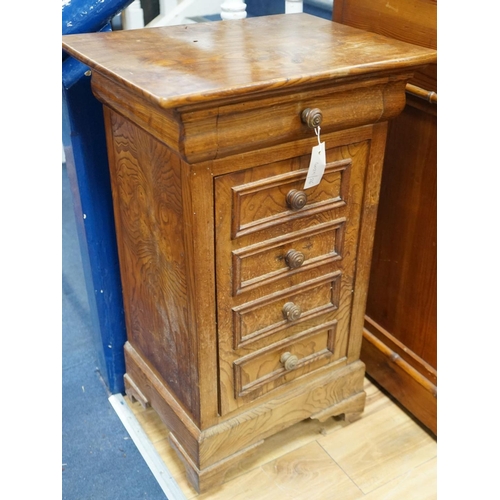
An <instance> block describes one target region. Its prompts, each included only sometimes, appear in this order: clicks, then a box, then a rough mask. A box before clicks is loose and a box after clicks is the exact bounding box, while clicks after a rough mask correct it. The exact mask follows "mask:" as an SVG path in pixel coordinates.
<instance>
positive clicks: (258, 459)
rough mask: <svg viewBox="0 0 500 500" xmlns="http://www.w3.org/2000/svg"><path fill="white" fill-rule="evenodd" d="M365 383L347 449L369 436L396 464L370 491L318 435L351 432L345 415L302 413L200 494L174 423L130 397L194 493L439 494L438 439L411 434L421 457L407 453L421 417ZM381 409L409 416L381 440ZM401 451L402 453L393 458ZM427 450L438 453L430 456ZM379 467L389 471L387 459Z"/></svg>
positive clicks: (417, 497)
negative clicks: (173, 435) (174, 437)
mask: <svg viewBox="0 0 500 500" xmlns="http://www.w3.org/2000/svg"><path fill="white" fill-rule="evenodd" d="M364 390H365V392H366V396H367V397H366V407H365V411H364V413H363V419H362V420H363V421H364V422H366V425H365V426H364V427H363V432H359V433H356V437H355V438H353V439H351V440H350V441H349V440H346V441H345V442H343V445H345V446H346V448H344V451H345V452H346V454H348V453H349V450H350V451H351V452H353V453H354V450H355V449H357V448H358V446H359V442H360V441H361V442H362V443H364V444H365V445H367V444H368V443H370V446H371V447H373V448H377V449H378V450H379V451H380V454H379V455H378V457H377V459H376V460H375V461H374V463H375V464H377V463H378V464H384V463H385V464H387V460H388V459H389V457H391V456H392V457H393V458H392V460H393V462H395V463H396V464H397V470H396V471H394V472H395V474H394V475H392V474H390V473H389V474H385V473H384V474H383V477H382V478H381V481H380V486H378V487H376V488H374V489H373V490H371V491H370V492H368V493H366V494H365V493H364V492H363V491H362V490H361V489H360V485H361V481H366V478H367V476H366V475H361V474H358V475H354V474H353V475H352V476H350V475H348V474H346V471H344V470H343V469H342V467H341V466H340V465H339V464H337V463H336V462H335V461H334V459H333V458H332V457H331V456H330V454H328V453H327V452H326V451H325V449H324V448H323V447H322V446H321V444H320V443H319V440H321V439H324V438H325V437H328V438H331V439H332V440H334V439H336V437H337V436H340V435H341V434H342V433H343V432H345V431H346V430H347V429H346V428H345V426H346V423H345V422H343V421H342V420H335V419H332V418H330V419H329V420H327V421H325V422H320V421H318V420H303V421H300V422H298V423H297V424H295V425H293V426H291V427H288V428H287V429H285V430H283V431H281V432H279V433H277V434H275V435H273V436H270V437H269V438H267V439H266V440H265V441H264V443H263V444H262V445H260V446H259V448H258V449H257V450H258V452H257V453H254V454H253V455H250V456H248V457H246V458H242V459H241V460H239V461H238V462H237V463H234V464H233V465H232V467H231V468H230V469H229V470H228V471H227V473H226V476H225V482H224V483H223V484H222V485H220V486H218V487H216V488H214V489H212V490H210V491H208V492H207V493H203V494H198V493H197V492H196V491H195V490H194V488H193V487H192V486H191V485H190V483H189V482H188V480H187V477H186V471H185V469H184V466H183V464H182V462H181V460H180V459H179V458H178V457H177V455H176V453H175V451H174V450H173V449H172V447H171V446H170V445H169V443H168V432H169V430H168V428H166V427H165V426H164V425H163V424H162V423H161V421H160V418H159V417H158V415H157V414H156V412H155V411H154V410H153V409H151V408H150V409H143V408H142V407H141V406H140V404H139V403H130V402H129V405H130V407H131V409H132V411H133V412H134V414H135V415H136V417H137V418H138V419H139V421H140V423H141V425H142V427H143V429H144V430H145V432H146V434H147V435H148V437H150V439H151V440H152V441H153V442H154V445H155V448H156V450H157V451H158V453H159V454H160V456H161V458H162V459H163V461H164V462H165V464H166V465H167V467H168V469H169V472H170V473H171V474H172V476H173V478H174V479H175V481H176V482H177V483H178V484H179V486H180V488H181V489H182V491H183V493H184V494H185V495H186V497H187V498H188V499H196V500H215V499H217V500H226V499H228V500H229V499H231V500H233V499H235V498H237V499H240V500H242V499H245V500H254V499H256V498H258V499H261V498H262V499H267V498H269V499H271V498H273V499H274V498H277V497H278V498H285V499H287V500H288V499H295V500H306V499H310V498H317V499H321V500H326V499H328V500H345V499H346V498H347V499H349V498H352V499H356V500H357V499H364V498H366V499H369V500H375V499H376V500H380V499H386V498H387V499H391V500H392V499H398V500H399V499H401V498H404V499H406V498H408V499H412V500H421V499H422V500H423V499H425V500H434V499H436V498H437V496H436V477H437V470H436V469H437V464H436V453H437V452H436V441H435V440H434V439H431V441H427V440H426V439H421V440H415V439H414V438H413V442H417V443H418V444H416V448H413V451H412V453H411V455H410V456H414V455H418V456H419V457H420V459H421V460H422V461H421V462H420V461H419V460H416V461H413V460H411V461H408V448H407V445H402V443H409V442H410V441H411V440H412V438H411V436H412V435H413V436H415V435H416V433H417V432H418V430H416V429H418V428H419V426H418V424H417V423H416V422H415V421H414V420H412V419H411V418H410V417H409V416H408V415H407V414H405V413H402V412H401V410H400V409H399V408H398V407H397V406H396V405H395V404H394V403H393V402H392V401H391V400H390V399H389V398H388V397H387V396H385V395H384V394H383V393H382V392H381V391H380V390H379V389H378V388H377V387H376V386H374V385H373V384H372V383H371V382H370V381H369V380H367V379H365V380H364ZM381 412H385V413H384V414H383V415H384V418H385V419H386V420H387V421H388V422H394V419H396V420H397V421H398V422H400V423H403V422H404V425H398V426H397V429H395V430H394V432H393V433H392V440H388V441H387V443H386V445H385V446H384V445H382V442H383V440H384V439H385V434H384V433H383V432H382V433H381V432H379V426H378V423H377V422H379V421H380V419H379V418H378V417H377V415H378V414H380V413H381ZM360 424H361V421H359V422H356V423H354V424H351V428H352V429H353V431H354V430H355V429H356V427H359V426H360ZM429 445H430V446H431V447H432V450H431V451H432V452H431V453H423V454H420V449H419V448H427V449H428V451H429V449H430V448H429ZM398 454H399V459H397V458H395V457H397V456H398ZM429 456H432V458H430V459H429ZM405 463H406V467H405ZM381 470H382V471H384V470H385V471H386V472H387V468H386V467H382V469H381ZM378 472H379V470H377V469H374V470H373V473H374V474H377V473H378ZM398 472H399V474H397V473H398ZM358 481H360V482H359V483H358Z"/></svg>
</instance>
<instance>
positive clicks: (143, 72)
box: [63, 14, 437, 108]
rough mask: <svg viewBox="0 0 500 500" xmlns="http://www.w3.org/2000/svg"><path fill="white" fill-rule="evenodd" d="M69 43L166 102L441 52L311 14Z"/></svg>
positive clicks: (321, 77) (362, 70)
mask: <svg viewBox="0 0 500 500" xmlns="http://www.w3.org/2000/svg"><path fill="white" fill-rule="evenodd" d="M63 49H64V50H66V51H67V52H68V53H69V54H70V55H72V56H74V57H75V58H76V59H78V60H80V61H82V62H83V63H85V64H86V65H88V66H89V67H90V68H92V69H93V70H95V71H98V72H99V73H101V74H103V75H105V76H107V77H108V78H111V79H112V80H114V81H116V82H117V83H119V84H121V85H123V86H125V87H127V88H129V89H131V90H133V91H135V92H138V93H139V94H140V95H142V96H143V97H145V98H146V99H147V100H149V101H151V102H152V103H154V104H155V105H157V106H160V107H163V108H173V107H177V106H182V105H188V104H195V103H201V102H208V101H216V100H219V99H223V98H226V97H230V96H232V97H234V96H237V95H242V94H248V93H257V92H262V91H265V90H271V89H286V88H287V87H294V86H307V85H312V84H321V83H322V82H327V81H334V80H338V79H343V78H345V77H349V76H356V75H363V74H370V73H376V72H387V71H391V70H396V71H397V70H400V71H402V72H404V71H405V69H409V70H411V69H412V68H414V67H417V66H421V65H425V64H428V63H433V62H436V59H437V55H436V51H434V50H431V49H427V48H423V47H419V46H415V45H411V44H407V43H404V42H400V41H398V40H393V39H390V38H386V37H384V36H381V35H377V34H373V33H369V32H365V31H362V30H358V29H355V28H351V27H349V26H344V25H341V24H337V23H333V22H331V21H329V20H325V19H321V18H318V17H315V16H311V15H308V14H286V15H285V14H280V15H275V16H263V17H255V18H247V19H243V20H232V21H215V22H206V23H197V24H189V25H183V26H167V27H160V28H145V29H141V30H127V31H111V32H104V33H87V34H79V35H67V36H64V37H63Z"/></svg>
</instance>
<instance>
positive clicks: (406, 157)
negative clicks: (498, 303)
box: [367, 105, 437, 368]
mask: <svg viewBox="0 0 500 500" xmlns="http://www.w3.org/2000/svg"><path fill="white" fill-rule="evenodd" d="M429 106H432V105H429ZM436 132H437V119H436V117H435V116H433V115H431V114H428V113H425V112H423V111H421V110H419V109H416V108H414V107H413V106H408V107H407V108H406V110H405V112H404V114H402V115H400V116H399V117H398V118H396V119H395V121H394V122H392V123H391V125H390V130H389V135H388V143H387V149H386V161H385V165H384V173H383V177H382V185H381V195H380V198H381V201H380V207H379V213H378V224H377V229H376V236H375V243H374V251H373V263H372V268H371V276H370V283H371V287H372V293H371V294H370V296H369V298H368V303H367V315H368V316H369V317H370V318H372V319H373V321H375V322H376V323H378V324H380V325H381V326H382V327H383V328H384V329H385V330H387V331H388V332H390V333H392V334H393V335H395V336H396V338H397V339H398V340H399V341H400V342H401V343H402V344H404V345H405V346H406V347H408V348H409V349H410V350H411V351H413V352H414V353H415V354H416V355H417V356H419V357H421V358H422V359H423V360H424V361H426V362H427V363H429V364H430V365H431V366H433V367H434V368H436V366H437V354H436V352H437V347H436V346H437V291H436V287H437V285H436V284H437V282H436V278H437V265H436V262H437V216H436V214H437V165H436V161H437V134H436ZM402 165H404V168H402V167H401V166H402ZM374 334H376V332H374Z"/></svg>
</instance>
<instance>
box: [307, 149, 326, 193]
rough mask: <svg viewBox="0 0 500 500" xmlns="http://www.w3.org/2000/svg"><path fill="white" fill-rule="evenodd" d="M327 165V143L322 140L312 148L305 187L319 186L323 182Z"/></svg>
mask: <svg viewBox="0 0 500 500" xmlns="http://www.w3.org/2000/svg"><path fill="white" fill-rule="evenodd" d="M325 167H326V152H325V143H324V142H321V143H320V144H318V145H317V146H314V147H313V148H312V152H311V161H310V163H309V170H308V172H307V177H306V182H305V184H304V189H307V188H310V187H313V186H317V185H318V184H319V183H320V182H321V178H322V177H323V173H324V172H325Z"/></svg>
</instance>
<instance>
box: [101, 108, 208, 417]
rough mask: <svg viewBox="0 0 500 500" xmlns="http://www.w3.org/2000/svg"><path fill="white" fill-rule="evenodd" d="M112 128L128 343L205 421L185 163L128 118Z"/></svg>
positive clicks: (117, 119) (116, 119)
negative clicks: (190, 285)
mask: <svg viewBox="0 0 500 500" xmlns="http://www.w3.org/2000/svg"><path fill="white" fill-rule="evenodd" d="M107 121H108V149H109V151H110V170H111V177H112V187H113V197H114V204H115V213H116V214H115V217H116V225H117V233H118V241H119V257H120V269H121V275H122V284H123V297H124V307H125V317H126V321H127V338H128V341H129V342H130V343H131V344H132V345H133V347H134V348H135V349H136V350H137V351H138V353H140V355H141V356H142V357H143V358H144V360H145V361H146V362H147V363H148V364H149V365H150V366H151V367H152V368H153V369H154V370H155V371H156V373H158V374H159V375H160V377H161V378H162V379H163V382H165V383H166V384H167V386H168V387H169V389H170V390H171V392H172V393H174V394H175V395H176V397H177V398H178V400H179V402H180V403H181V404H182V405H183V406H184V407H185V408H186V410H187V411H188V412H190V413H191V414H192V415H193V416H195V417H198V416H199V397H198V389H197V388H198V373H197V364H196V352H197V346H196V338H195V330H194V329H192V328H190V327H189V319H188V318H189V316H188V299H187V297H188V291H187V278H186V276H187V271H186V260H185V253H186V250H185V248H184V246H185V244H184V237H183V234H184V229H185V227H184V226H185V223H184V214H183V210H182V201H183V200H182V189H181V175H180V170H181V166H182V162H181V160H180V158H179V157H178V156H176V155H175V154H174V153H173V152H172V151H171V150H170V149H169V148H167V147H166V146H165V145H163V144H162V143H160V142H159V141H157V140H156V139H154V138H153V137H152V136H150V135H148V134H147V133H145V132H143V131H142V130H141V129H139V128H137V127H136V126H135V125H134V124H132V123H130V122H129V121H128V120H126V119H125V118H123V117H122V116H120V115H118V114H116V113H114V112H112V111H109V110H107Z"/></svg>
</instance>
